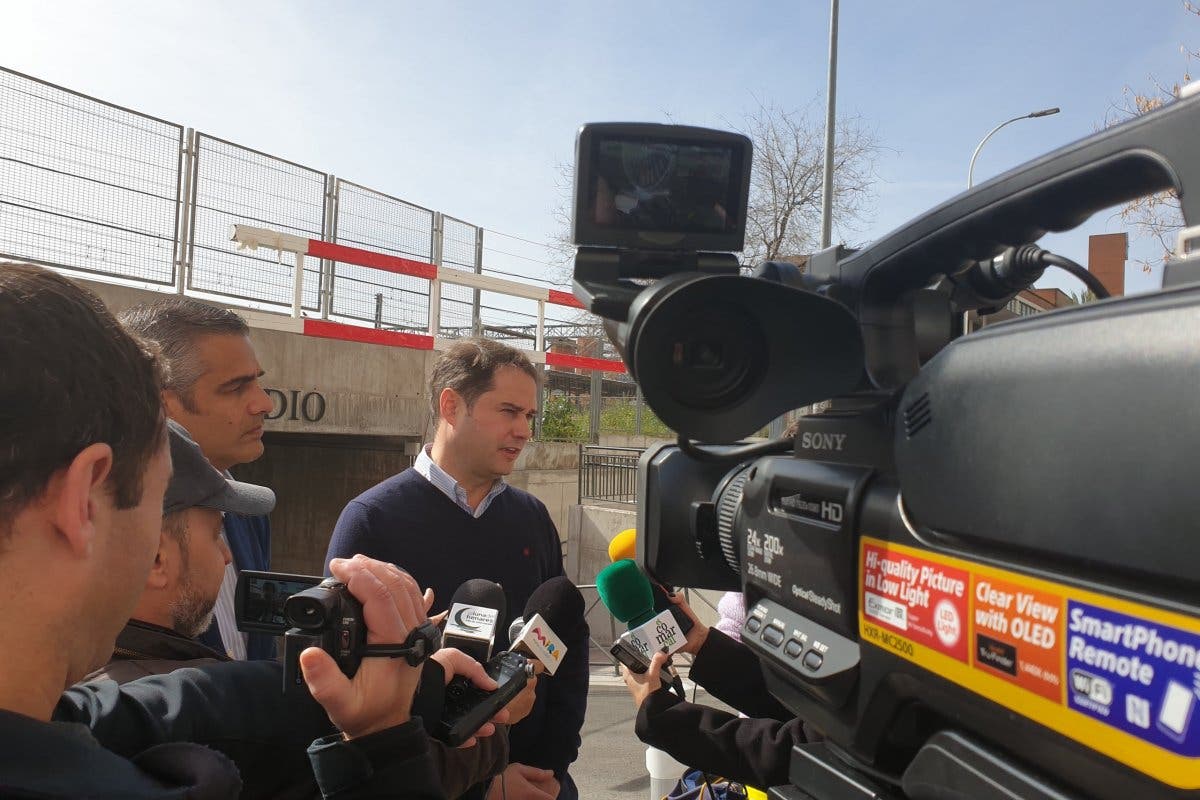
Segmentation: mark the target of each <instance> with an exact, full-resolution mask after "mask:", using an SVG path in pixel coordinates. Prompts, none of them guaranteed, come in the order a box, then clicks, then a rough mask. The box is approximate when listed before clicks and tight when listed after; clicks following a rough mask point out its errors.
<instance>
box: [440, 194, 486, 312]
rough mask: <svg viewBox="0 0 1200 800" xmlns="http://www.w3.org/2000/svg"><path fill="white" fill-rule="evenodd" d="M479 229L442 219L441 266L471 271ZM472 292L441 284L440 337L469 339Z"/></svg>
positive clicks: (473, 300) (455, 220)
mask: <svg viewBox="0 0 1200 800" xmlns="http://www.w3.org/2000/svg"><path fill="white" fill-rule="evenodd" d="M478 232H479V229H478V228H477V227H475V226H474V225H471V224H469V223H466V222H463V221H462V220H460V219H455V218H454V217H447V216H443V217H442V267H444V268H449V269H459V270H463V271H465V272H475V265H476V263H477V260H476V253H477V251H476V248H475V241H476V236H477V235H478ZM474 305H475V290H474V289H468V288H467V287H466V286H455V285H454V284H451V283H443V284H442V315H441V319H442V327H441V335H443V336H470V335H471V332H472V330H473V324H474V318H473V314H474Z"/></svg>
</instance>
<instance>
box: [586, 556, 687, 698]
mask: <svg viewBox="0 0 1200 800" xmlns="http://www.w3.org/2000/svg"><path fill="white" fill-rule="evenodd" d="M596 591H597V592H598V593H599V595H600V599H601V600H602V601H603V602H604V606H605V608H607V609H608V611H609V613H610V614H612V615H613V616H614V617H616V618H617V619H618V620H620V621H621V622H623V623H625V625H626V626H628V628H629V630H628V632H627V633H625V634H622V635H621V637H620V640H619V641H618V642H616V643H614V645H615V646H618V648H619V649H623V650H625V651H631V652H636V653H637V654H638V655H640V656H641V659H642V660H643V661H644V662H645V663H647V664H648V663H649V661H650V659H651V657H653V655H654V654H655V653H657V652H659V651H660V650H666V652H667V654H668V655H670V654H671V653H674V652H676V651H677V650H679V649H680V648H681V647H683V645H684V644H685V643H686V641H687V639H686V638H685V637H684V635H683V632H682V631H681V630H680V629H679V626H678V625H677V624H676V623H675V618H674V617H673V616H672V615H671V612H670V611H658V612H656V611H655V610H654V596H653V592H652V591H651V589H650V581H649V580H648V579H647V578H646V576H645V575H643V574H642V571H641V569H639V568H638V565H637V564H636V563H634V562H633V561H632V560H630V559H627V558H626V559H621V560H620V561H615V562H613V563H612V564H609V565H608V566H607V567H605V568H604V569H602V570H600V573H599V574H598V575H597V576H596ZM617 657H618V658H619V659H620V660H621V661H622V663H624V664H626V666H630V665H629V663H628V662H627V661H625V660H624V659H622V658H621V656H620V655H617ZM668 666H669V662H668ZM631 668H632V667H631ZM642 671H644V668H643V670H642ZM659 678H660V679H661V680H662V681H663V683H665V684H668V685H670V686H671V688H672V689H674V690H675V693H676V694H678V695H679V696H680V697H681V698H683V697H686V695H685V693H684V690H683V681H682V680H681V679H680V678H679V676H678V675H672V674H671V673H670V672H668V670H667V669H666V668H664V669H663V671H662V674H661V675H660V676H659Z"/></svg>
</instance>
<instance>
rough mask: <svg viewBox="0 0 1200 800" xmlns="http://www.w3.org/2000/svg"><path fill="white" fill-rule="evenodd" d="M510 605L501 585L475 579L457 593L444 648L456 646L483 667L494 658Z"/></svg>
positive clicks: (465, 584)
mask: <svg viewBox="0 0 1200 800" xmlns="http://www.w3.org/2000/svg"><path fill="white" fill-rule="evenodd" d="M507 607H508V602H507V601H506V600H505V599H504V589H503V588H502V587H501V586H500V584H498V583H496V582H494V581H489V580H484V579H483V578H472V579H471V580H469V581H465V582H464V583H463V584H462V585H461V586H459V587H458V588H457V589H455V590H454V597H452V598H451V599H450V613H449V614H448V615H447V616H446V630H445V631H444V632H443V633H442V646H443V647H455V648H458V649H459V650H461V651H463V652H464V653H466V654H467V655H469V656H471V658H473V659H475V660H476V661H478V662H479V663H480V664H486V663H487V662H488V660H489V659H490V658H491V657H492V646H493V645H494V644H495V642H496V628H497V627H498V626H499V625H501V624H502V621H503V620H504V615H505V611H506V609H507Z"/></svg>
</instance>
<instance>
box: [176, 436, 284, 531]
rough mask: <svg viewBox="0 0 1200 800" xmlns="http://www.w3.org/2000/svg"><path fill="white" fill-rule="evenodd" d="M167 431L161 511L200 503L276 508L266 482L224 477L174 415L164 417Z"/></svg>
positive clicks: (259, 510) (262, 510)
mask: <svg viewBox="0 0 1200 800" xmlns="http://www.w3.org/2000/svg"><path fill="white" fill-rule="evenodd" d="M167 435H168V438H169V439H170V442H171V466H172V468H173V471H172V473H171V482H170V483H169V484H167V494H166V496H164V497H163V514H172V513H174V512H176V511H186V510H187V509H189V508H197V507H199V508H215V509H216V510H218V511H230V512H233V513H234V514H250V515H256V516H257V515H261V514H267V513H270V511H271V509H273V508H275V493H274V492H272V491H271V490H270V489H268V488H267V487H265V486H255V485H254V484H252V483H241V482H240V481H235V480H233V479H232V478H226V477H225V476H224V475H222V474H221V473H220V472H219V471H217V468H216V467H214V466H213V465H212V464H210V463H209V462H208V459H207V458H205V457H204V453H202V452H200V445H198V444H196V442H195V440H193V439H192V437H191V434H189V433H188V432H187V430H186V429H185V428H184V427H183V426H182V425H180V424H179V423H178V422H176V421H175V420H173V419H169V420H167Z"/></svg>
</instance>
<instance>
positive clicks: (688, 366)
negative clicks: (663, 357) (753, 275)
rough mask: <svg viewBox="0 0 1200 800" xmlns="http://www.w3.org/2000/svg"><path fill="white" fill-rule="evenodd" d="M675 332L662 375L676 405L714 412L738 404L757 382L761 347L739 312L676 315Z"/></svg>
mask: <svg viewBox="0 0 1200 800" xmlns="http://www.w3.org/2000/svg"><path fill="white" fill-rule="evenodd" d="M675 331H676V332H677V333H676V337H675V338H673V339H672V340H671V341H670V343H669V347H670V355H669V359H670V360H669V363H668V365H667V369H666V370H664V372H663V373H662V374H663V375H664V377H666V378H667V381H666V383H665V386H664V388H666V389H667V390H668V391H669V392H671V393H672V394H673V395H674V399H675V401H676V402H677V403H680V404H681V405H686V406H691V407H692V408H697V409H720V408H724V407H726V406H729V405H733V404H736V403H738V402H740V401H742V400H743V399H744V398H745V397H746V395H748V394H750V393H752V392H753V391H754V388H755V387H756V386H757V385H758V383H759V382H761V380H762V377H763V374H764V372H765V371H766V365H765V364H764V363H763V353H764V350H765V347H766V343H765V342H764V341H763V336H762V330H761V328H760V327H759V326H758V324H757V323H756V321H755V320H754V319H753V317H751V316H750V315H748V314H746V313H745V312H744V311H743V310H742V309H740V308H715V307H713V306H711V305H708V306H701V307H699V308H695V309H692V310H691V311H689V312H688V313H686V314H684V315H683V316H681V317H680V318H679V320H678V323H677V326H676V328H675ZM651 346H653V343H651Z"/></svg>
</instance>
